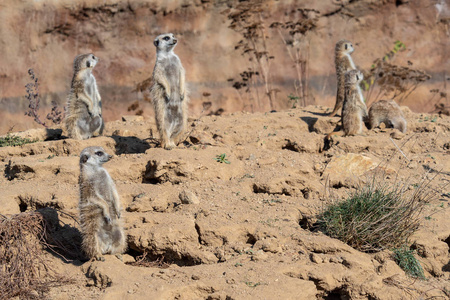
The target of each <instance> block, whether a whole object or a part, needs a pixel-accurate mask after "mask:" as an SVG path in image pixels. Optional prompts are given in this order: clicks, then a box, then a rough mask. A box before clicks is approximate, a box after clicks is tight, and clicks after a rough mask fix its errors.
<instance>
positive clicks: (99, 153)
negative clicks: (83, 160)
mask: <svg viewBox="0 0 450 300" xmlns="http://www.w3.org/2000/svg"><path fill="white" fill-rule="evenodd" d="M95 154H96V155H97V156H102V155H103V152H102V151H97V152H95Z"/></svg>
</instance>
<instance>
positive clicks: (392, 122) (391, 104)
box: [369, 100, 407, 133]
mask: <svg viewBox="0 0 450 300" xmlns="http://www.w3.org/2000/svg"><path fill="white" fill-rule="evenodd" d="M380 123H384V124H385V125H386V127H393V128H396V129H398V130H400V131H401V132H403V133H405V132H406V126H407V122H406V119H405V116H404V115H403V112H402V111H401V109H400V107H399V106H398V104H397V103H396V102H395V101H394V100H380V101H378V102H376V103H374V104H372V106H371V107H370V109H369V127H370V129H373V128H375V127H377V126H379V125H380Z"/></svg>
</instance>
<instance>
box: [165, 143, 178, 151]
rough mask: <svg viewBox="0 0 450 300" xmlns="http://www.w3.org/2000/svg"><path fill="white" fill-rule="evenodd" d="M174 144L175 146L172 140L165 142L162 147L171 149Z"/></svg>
mask: <svg viewBox="0 0 450 300" xmlns="http://www.w3.org/2000/svg"><path fill="white" fill-rule="evenodd" d="M175 147H176V146H175V143H174V142H172V141H169V142H168V143H166V144H165V145H164V149H166V150H172V149H173V148H175Z"/></svg>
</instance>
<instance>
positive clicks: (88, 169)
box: [78, 147, 127, 260]
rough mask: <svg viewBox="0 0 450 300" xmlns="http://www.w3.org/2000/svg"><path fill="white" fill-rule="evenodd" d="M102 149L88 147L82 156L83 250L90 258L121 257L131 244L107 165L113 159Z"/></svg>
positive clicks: (80, 208)
mask: <svg viewBox="0 0 450 300" xmlns="http://www.w3.org/2000/svg"><path fill="white" fill-rule="evenodd" d="M111 157H112V156H111V155H109V154H107V153H106V152H105V150H103V148H102V147H87V148H85V149H83V151H81V154H80V177H79V185H80V201H79V205H78V207H79V211H80V227H81V235H82V237H83V242H82V248H83V250H84V252H85V253H86V255H87V256H88V258H90V259H92V258H95V259H97V260H103V257H102V255H103V254H108V253H110V254H116V255H120V254H122V253H123V252H125V250H126V248H127V245H126V240H125V233H124V230H123V226H122V220H121V218H120V216H121V207H120V200H119V194H118V193H117V190H116V186H115V184H114V181H113V180H112V179H111V176H110V175H109V173H108V171H106V169H105V168H103V167H102V165H103V163H105V162H107V161H109V160H110V159H111Z"/></svg>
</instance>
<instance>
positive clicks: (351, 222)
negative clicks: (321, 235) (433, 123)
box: [318, 177, 436, 252]
mask: <svg viewBox="0 0 450 300" xmlns="http://www.w3.org/2000/svg"><path fill="white" fill-rule="evenodd" d="M431 180H432V179H424V180H423V181H422V182H421V183H420V184H419V185H418V187H417V188H415V189H412V190H408V187H409V184H408V183H403V184H401V183H396V184H393V185H388V184H387V183H385V182H383V181H382V179H381V180H380V179H375V177H374V178H373V180H371V181H369V183H367V184H365V185H362V186H359V187H358V188H357V189H356V190H355V191H354V192H352V193H350V194H349V196H348V198H347V199H346V200H344V201H341V202H338V203H332V204H331V205H329V206H328V207H327V208H326V209H325V210H324V212H323V213H322V214H321V215H320V216H319V218H318V219H319V225H320V228H321V229H322V230H323V231H324V232H325V233H326V234H327V235H329V236H331V237H333V238H337V239H339V240H341V241H343V242H345V243H347V244H348V245H350V246H352V247H353V248H355V249H358V250H360V251H366V252H373V251H380V250H383V249H389V248H398V247H400V246H402V245H404V244H405V243H406V242H407V240H408V238H409V237H410V236H411V235H412V234H413V233H414V232H415V231H416V230H417V228H418V227H419V224H420V222H421V220H423V217H422V216H420V213H421V212H422V210H423V209H424V207H425V205H426V204H427V203H429V202H430V200H431V199H432V198H433V197H434V196H435V195H436V193H435V192H433V191H432V190H430V189H429V188H428V186H429V183H430V182H431Z"/></svg>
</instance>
